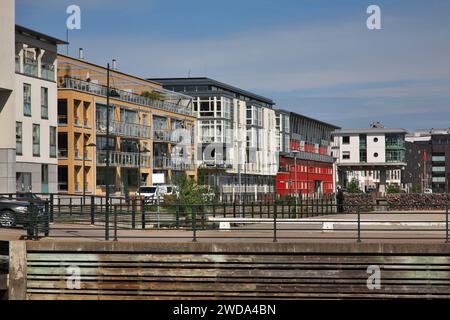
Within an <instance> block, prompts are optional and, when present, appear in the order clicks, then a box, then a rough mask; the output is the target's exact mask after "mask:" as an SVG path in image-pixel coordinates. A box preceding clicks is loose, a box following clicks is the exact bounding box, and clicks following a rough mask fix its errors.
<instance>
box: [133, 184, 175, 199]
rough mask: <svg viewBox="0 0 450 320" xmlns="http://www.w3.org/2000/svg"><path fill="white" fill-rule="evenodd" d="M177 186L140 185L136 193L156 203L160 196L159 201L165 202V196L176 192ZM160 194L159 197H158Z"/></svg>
mask: <svg viewBox="0 0 450 320" xmlns="http://www.w3.org/2000/svg"><path fill="white" fill-rule="evenodd" d="M176 193H177V191H176V187H175V186H172V185H157V186H156V185H153V186H145V187H144V186H143V187H139V190H138V192H137V193H136V195H137V196H138V197H141V198H143V199H144V200H145V201H146V202H151V203H156V202H157V201H158V198H159V202H160V203H163V202H164V196H166V195H172V194H176ZM158 195H159V197H158Z"/></svg>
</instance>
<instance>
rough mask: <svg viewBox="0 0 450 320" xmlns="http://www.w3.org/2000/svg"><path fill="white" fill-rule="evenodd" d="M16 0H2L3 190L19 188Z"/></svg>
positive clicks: (0, 105) (0, 165)
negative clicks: (15, 68) (17, 180)
mask: <svg viewBox="0 0 450 320" xmlns="http://www.w3.org/2000/svg"><path fill="white" fill-rule="evenodd" d="M14 9H15V8H14V0H2V1H0V21H1V28H0V43H1V45H0V57H1V59H0V70H1V72H0V136H1V139H0V192H1V193H5V192H15V191H16V169H15V164H16V150H15V149H16V145H15V140H14V130H15V121H16V117H15V110H14V104H15V97H14V94H15V92H14V87H15V73H14V52H15V44H14V38H15V36H14V34H15V32H14V30H15V18H14V16H15V14H14V13H15V10H14Z"/></svg>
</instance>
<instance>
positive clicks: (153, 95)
mask: <svg viewBox="0 0 450 320" xmlns="http://www.w3.org/2000/svg"><path fill="white" fill-rule="evenodd" d="M141 96H142V97H145V98H149V99H152V100H159V101H164V96H163V95H162V94H160V93H158V92H156V91H151V92H150V91H145V92H142V93H141Z"/></svg>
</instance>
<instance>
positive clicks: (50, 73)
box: [41, 64, 55, 81]
mask: <svg viewBox="0 0 450 320" xmlns="http://www.w3.org/2000/svg"><path fill="white" fill-rule="evenodd" d="M41 78H43V79H46V80H50V81H55V70H54V67H53V65H51V64H43V65H42V67H41Z"/></svg>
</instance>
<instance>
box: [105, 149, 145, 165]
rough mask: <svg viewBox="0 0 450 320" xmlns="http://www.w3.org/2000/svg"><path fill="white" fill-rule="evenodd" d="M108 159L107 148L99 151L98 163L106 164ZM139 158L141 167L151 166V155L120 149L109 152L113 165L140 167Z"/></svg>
mask: <svg viewBox="0 0 450 320" xmlns="http://www.w3.org/2000/svg"><path fill="white" fill-rule="evenodd" d="M107 159H108V158H107V152H106V151H105V150H101V151H98V152H97V164H98V165H106V162H107ZM139 160H140V167H142V168H150V167H151V165H152V162H151V156H149V155H146V154H142V153H141V154H139V153H135V152H120V151H110V152H109V164H110V165H111V166H119V167H130V168H137V167H139Z"/></svg>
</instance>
